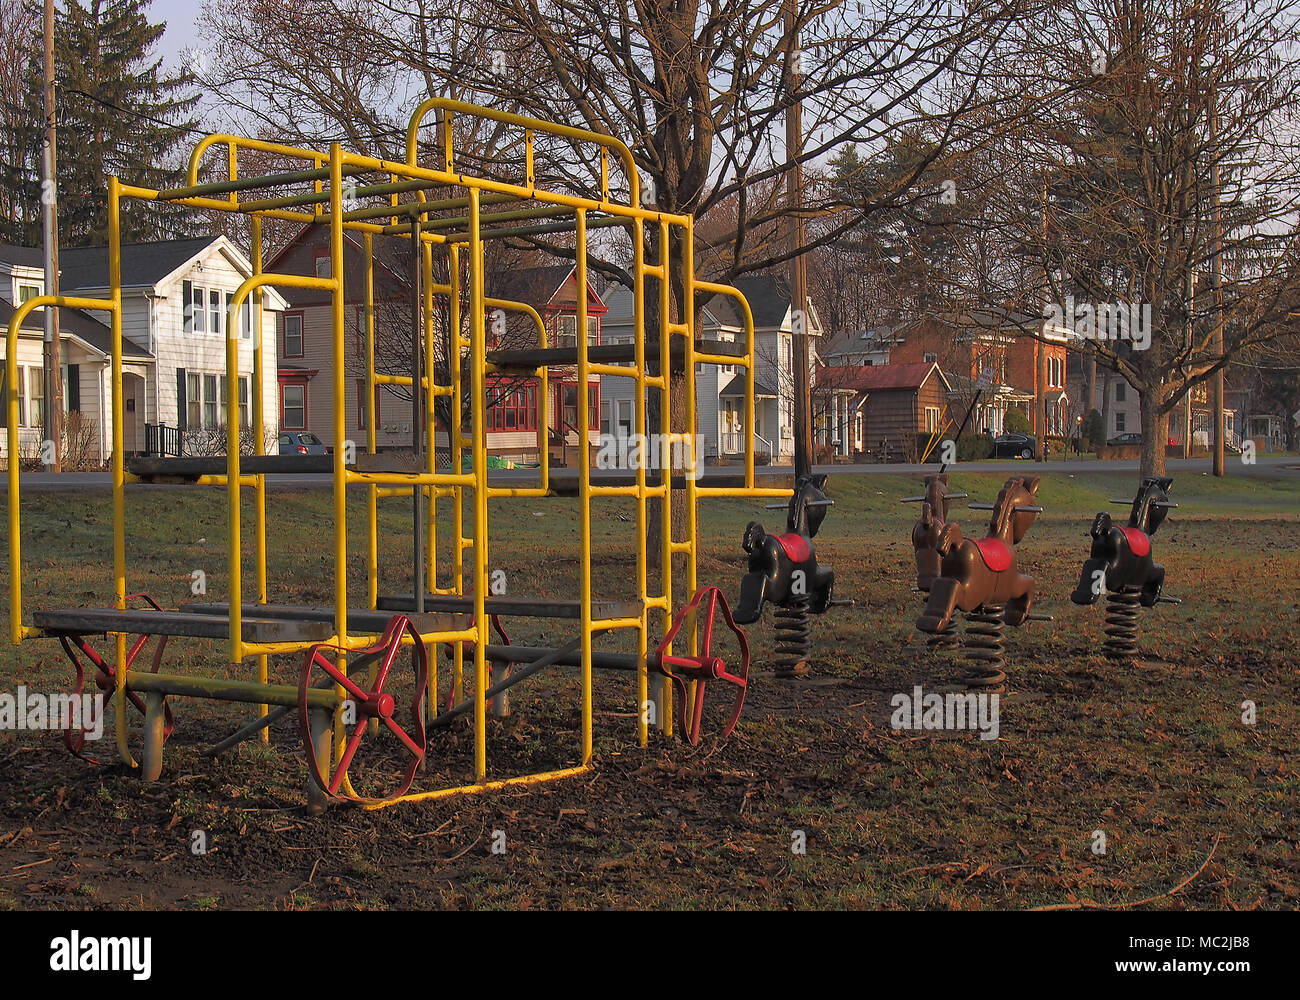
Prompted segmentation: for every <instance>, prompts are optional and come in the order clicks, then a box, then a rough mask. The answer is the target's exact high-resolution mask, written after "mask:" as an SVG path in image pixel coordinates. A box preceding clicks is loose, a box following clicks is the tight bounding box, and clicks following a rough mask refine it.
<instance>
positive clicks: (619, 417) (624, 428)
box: [614, 399, 632, 437]
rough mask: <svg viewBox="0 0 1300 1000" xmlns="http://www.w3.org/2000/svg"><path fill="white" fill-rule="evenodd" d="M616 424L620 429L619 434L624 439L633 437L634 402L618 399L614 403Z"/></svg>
mask: <svg viewBox="0 0 1300 1000" xmlns="http://www.w3.org/2000/svg"><path fill="white" fill-rule="evenodd" d="M614 411H615V412H614V424H615V426H616V427H617V428H618V433H619V434H620V435H622V436H623V437H631V436H632V400H630V399H618V400H615V401H614Z"/></svg>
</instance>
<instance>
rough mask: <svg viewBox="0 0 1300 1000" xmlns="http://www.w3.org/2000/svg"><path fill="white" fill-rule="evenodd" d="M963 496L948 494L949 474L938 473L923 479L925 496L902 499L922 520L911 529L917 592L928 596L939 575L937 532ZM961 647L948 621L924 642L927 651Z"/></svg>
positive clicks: (954, 623)
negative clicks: (918, 507) (916, 509)
mask: <svg viewBox="0 0 1300 1000" xmlns="http://www.w3.org/2000/svg"><path fill="white" fill-rule="evenodd" d="M967 496H968V494H966V493H949V492H948V473H946V472H938V473H933V474H931V475H928V476H926V477H925V494H924V495H923V496H919V497H903V503H919V504H920V505H921V516H920V518H918V519H917V522H916V524H915V525H914V526H913V527H912V548H913V549H915V550H916V589H917V590H918V591H920V592H921V593H924V594H928V593H929V592H930V585H931V584H932V583H933V582H934V580H935V578H936V577H937V576H939V574H940V572H941V571H942V562H943V560H942V558H941V557H940V556H939V549H938V544H939V532H940V531H942V530H943V527H944V525H945V524H947V523H948V504H949V503H950V502H951V501H953V500H965V499H966V497H967ZM960 647H961V639H960V638H959V637H958V635H957V624H956V622H955V621H950V622H949V623H948V627H947V628H945V629H944V630H943V631H942V632H939V633H937V634H935V635H932V636H930V638H929V640H928V641H927V642H926V648H927V649H934V650H951V649H958V648H960Z"/></svg>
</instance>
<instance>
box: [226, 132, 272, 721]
mask: <svg viewBox="0 0 1300 1000" xmlns="http://www.w3.org/2000/svg"><path fill="white" fill-rule="evenodd" d="M237 170H238V163H237V161H236V157H235V149H234V147H233V146H232V147H231V149H230V173H231V177H232V178H233V177H234V176H235V174H236V172H237ZM234 200H235V197H234V192H231V201H234ZM248 235H249V242H250V243H251V244H252V250H253V262H252V263H253V273H254V274H261V273H262V220H261V219H259V218H258V217H257V216H255V215H254V216H252V217H251V218H250V219H249V220H248ZM249 326H250V329H249V333H251V334H252V336H253V384H252V387H251V389H252V394H253V398H252V399H251V400H250V401H249V402H250V405H251V406H252V408H253V421H252V423H253V454H255V455H265V454H266V410H265V403H264V400H263V398H262V379H263V377H264V375H265V370H264V368H263V364H262V362H263V354H262V294H261V292H257V293H255V294H254V295H253V302H252V305H251V306H250V307H249ZM226 384H227V391H228V392H234V393H237V392H238V383H237V382H227V383H226ZM253 478H254V480H255V485H256V489H257V493H256V503H257V603H258V604H265V603H266V601H267V596H266V476H262V475H259V476H254V477H253ZM269 679H270V677H269V664H268V661H267V658H266V657H265V656H259V657H258V658H257V682H258V683H259V684H263V685H265V684H266V683H267V681H268V680H269ZM270 710H271V707H270V706H269V705H267V704H265V703H263V704H260V705H258V706H257V714H258V717H259V718H266V715H267V713H268V712H270ZM259 738H260V740H261V742H262V743H263V744H269V743H270V742H271V729H270V727H269V726H268V727H266V728H264V729H263V730H262V731H261V733H260V734H259Z"/></svg>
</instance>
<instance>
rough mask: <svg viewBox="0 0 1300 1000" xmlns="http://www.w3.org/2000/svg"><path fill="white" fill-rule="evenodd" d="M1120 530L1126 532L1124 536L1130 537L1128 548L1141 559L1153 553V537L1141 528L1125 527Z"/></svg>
mask: <svg viewBox="0 0 1300 1000" xmlns="http://www.w3.org/2000/svg"><path fill="white" fill-rule="evenodd" d="M1119 530H1120V531H1122V532H1124V537H1125V538H1127V539H1128V550H1129V551H1130V552H1132V553H1133V554H1134V555H1135V556H1137V557H1138V558H1139V559H1141V558H1143V557H1144V556H1148V555H1150V554H1151V539H1150V538H1148V537H1147V536H1146V534H1145V533H1144V532H1143V531H1142V529H1141V528H1129V527H1123V528H1120V529H1119Z"/></svg>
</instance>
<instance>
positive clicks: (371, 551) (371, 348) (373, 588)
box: [362, 233, 379, 608]
mask: <svg viewBox="0 0 1300 1000" xmlns="http://www.w3.org/2000/svg"><path fill="white" fill-rule="evenodd" d="M362 244H363V247H364V251H365V261H366V281H365V305H364V307H363V308H364V312H365V324H366V401H365V407H364V409H363V410H362V412H363V413H364V414H365V415H366V453H367V454H370V455H373V454H374V453H375V242H374V236H373V235H372V234H370V233H366V234H365V236H364V237H363V239H362ZM366 494H367V496H366V528H367V534H366V607H368V608H374V607H375V606H376V605H378V603H379V487H378V486H376V485H375V484H374V483H371V484H370V485H369V486H368V487H366Z"/></svg>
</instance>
